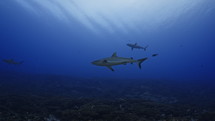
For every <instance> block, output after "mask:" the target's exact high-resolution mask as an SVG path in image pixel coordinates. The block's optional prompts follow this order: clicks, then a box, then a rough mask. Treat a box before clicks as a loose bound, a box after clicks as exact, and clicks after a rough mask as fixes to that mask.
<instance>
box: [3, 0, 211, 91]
mask: <svg viewBox="0 0 215 121" xmlns="http://www.w3.org/2000/svg"><path fill="white" fill-rule="evenodd" d="M128 43H131V44H134V43H137V44H138V45H141V46H148V48H147V49H146V51H144V50H143V49H134V50H131V48H130V47H128V46H127V45H126V44H128ZM214 46H215V1H214V0H187V1H186V0H178V1H172V0H160V1H156V0H152V1H147V0H119V1H114V0H109V1H107V0H104V1H98V0H92V1H87V0H80V1H75V0H62V1H58V0H53V1H52V0H1V1H0V59H1V60H4V59H13V60H15V61H16V62H21V61H23V63H22V64H8V63H5V62H4V61H1V62H0V71H1V73H2V74H1V75H6V73H7V74H8V73H9V75H10V73H12V75H13V74H14V73H19V74H20V73H21V74H26V75H37V74H45V75H46V74H47V75H65V76H70V77H74V78H79V79H80V78H84V79H93V78H99V79H104V81H105V80H106V81H107V80H108V79H115V80H123V79H133V80H135V79H137V80H138V79H139V80H141V79H148V80H162V81H165V80H171V81H170V82H171V83H174V82H176V83H175V84H178V81H181V80H182V81H185V82H187V83H185V85H189V84H190V86H191V85H195V84H196V86H197V87H198V86H201V85H202V82H210V83H206V84H205V83H204V84H205V85H207V84H208V85H207V86H211V84H214V83H211V82H213V81H214V80H215V76H214V75H215V63H214V60H215V54H214V53H215V47H214ZM114 52H116V53H117V55H118V56H119V57H126V58H131V57H132V58H133V59H141V58H145V57H148V60H146V61H144V62H143V63H142V69H139V67H138V65H137V64H136V63H133V64H126V65H117V66H113V68H114V70H115V71H111V70H110V69H108V68H107V67H101V66H95V65H93V64H92V63H91V62H92V61H95V60H98V59H101V58H105V57H110V56H111V55H112V54H113V53H114ZM152 54H158V56H156V57H152ZM14 78H16V77H14ZM1 80H7V78H6V79H3V76H2V78H1ZM122 82H123V81H122ZM196 82H198V83H196ZM199 82H200V83H199ZM38 83H39V82H38ZM106 83H107V82H106ZM110 83H112V81H110ZM110 83H109V84H110ZM81 84H83V83H81ZM114 84H115V83H114ZM126 84H127V86H129V85H130V83H126ZM83 85H84V84H83ZM110 85H111V84H110ZM134 85H135V84H134ZM137 85H138V83H137ZM207 86H206V87H207ZM110 87H111V86H110ZM187 88H189V87H187ZM159 89H160V88H159ZM197 89H202V88H197ZM161 90H162V89H161ZM179 90H180V89H179ZM203 90H204V89H203ZM183 94H185V93H183Z"/></svg>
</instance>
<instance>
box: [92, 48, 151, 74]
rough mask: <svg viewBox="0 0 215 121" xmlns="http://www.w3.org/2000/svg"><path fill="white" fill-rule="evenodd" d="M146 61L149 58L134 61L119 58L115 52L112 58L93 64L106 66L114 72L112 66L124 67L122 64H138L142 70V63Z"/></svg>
mask: <svg viewBox="0 0 215 121" xmlns="http://www.w3.org/2000/svg"><path fill="white" fill-rule="evenodd" d="M145 60H147V58H142V59H138V60H134V59H133V58H124V57H118V56H117V54H116V52H115V53H113V55H112V56H111V57H107V58H103V59H100V60H96V61H93V62H92V64H94V65H97V66H106V67H108V68H109V69H110V70H111V71H114V69H113V68H112V66H115V65H122V64H123V65H125V64H127V63H137V64H138V66H139V68H140V69H141V63H142V62H143V61H145Z"/></svg>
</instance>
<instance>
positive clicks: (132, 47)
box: [127, 43, 148, 51]
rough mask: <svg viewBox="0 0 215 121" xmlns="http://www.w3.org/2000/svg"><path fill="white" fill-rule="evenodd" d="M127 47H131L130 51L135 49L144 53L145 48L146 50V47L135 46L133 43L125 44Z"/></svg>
mask: <svg viewBox="0 0 215 121" xmlns="http://www.w3.org/2000/svg"><path fill="white" fill-rule="evenodd" d="M127 46H129V47H131V50H133V49H134V48H136V49H143V50H144V51H146V48H148V45H147V46H146V47H142V46H139V45H137V43H135V44H127Z"/></svg>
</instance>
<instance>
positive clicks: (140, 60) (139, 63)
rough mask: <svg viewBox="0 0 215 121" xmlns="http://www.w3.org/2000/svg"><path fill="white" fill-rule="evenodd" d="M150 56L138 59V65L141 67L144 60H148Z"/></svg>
mask: <svg viewBox="0 0 215 121" xmlns="http://www.w3.org/2000/svg"><path fill="white" fill-rule="evenodd" d="M147 59H148V58H142V59H138V60H137V62H138V66H139V68H140V69H141V64H142V62H143V61H145V60H147Z"/></svg>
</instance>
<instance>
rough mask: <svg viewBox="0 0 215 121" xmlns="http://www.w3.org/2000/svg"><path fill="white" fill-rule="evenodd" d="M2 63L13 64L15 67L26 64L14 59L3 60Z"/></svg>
mask: <svg viewBox="0 0 215 121" xmlns="http://www.w3.org/2000/svg"><path fill="white" fill-rule="evenodd" d="M2 61H3V62H5V63H7V64H13V65H20V64H22V63H23V62H24V61H21V62H16V61H14V60H13V59H2Z"/></svg>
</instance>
